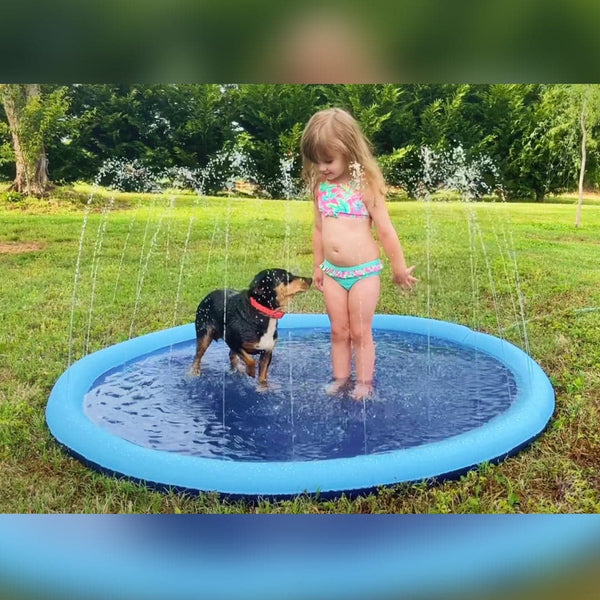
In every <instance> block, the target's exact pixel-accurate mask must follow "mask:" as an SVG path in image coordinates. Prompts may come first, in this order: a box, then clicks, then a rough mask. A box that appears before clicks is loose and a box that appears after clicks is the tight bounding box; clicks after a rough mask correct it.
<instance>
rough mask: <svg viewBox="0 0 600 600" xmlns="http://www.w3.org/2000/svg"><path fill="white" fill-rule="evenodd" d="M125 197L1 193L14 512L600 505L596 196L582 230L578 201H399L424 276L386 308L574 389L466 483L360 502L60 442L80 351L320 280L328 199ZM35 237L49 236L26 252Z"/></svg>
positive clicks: (1, 340) (320, 307)
mask: <svg viewBox="0 0 600 600" xmlns="http://www.w3.org/2000/svg"><path fill="white" fill-rule="evenodd" d="M67 196H68V195H67ZM113 196H114V195H111V194H109V193H105V194H103V195H98V196H93V197H92V201H91V202H90V203H89V204H86V202H87V192H86V191H80V192H78V193H74V195H73V194H72V195H71V196H69V197H66V196H65V194H64V193H62V195H61V192H60V190H59V191H58V192H57V197H56V198H54V199H53V200H51V201H42V202H39V201H33V200H24V201H20V202H9V201H4V202H0V247H2V245H3V244H6V243H12V248H11V249H12V252H10V253H2V254H0V280H1V281H2V286H1V291H0V319H1V321H2V327H1V329H0V480H2V481H3V482H5V483H4V485H3V491H2V494H1V497H0V498H1V499H0V511H2V512H58V513H64V512H69V513H72V512H101V513H108V512H110V513H114V512H125V513H131V512H135V513H137V512H165V513H167V512H168V513H173V512H184V513H185V512H196V513H206V512H208V513H213V512H224V513H246V512H261V513H262V512H269V513H325V512H335V513H346V512H350V513H376V512H402V513H431V512H452V513H481V512H484V513H488V512H503V513H504V512H528V513H529V512H559V513H569V512H598V511H599V509H600V494H599V490H600V479H599V472H598V466H599V460H600V459H599V457H600V419H599V414H598V410H599V403H600V344H599V343H598V340H600V269H599V268H598V257H599V256H600V243H599V240H598V231H600V206H598V205H585V206H584V209H583V219H582V227H581V228H579V229H575V228H574V226H573V223H574V219H575V207H574V206H573V205H572V204H554V203H551V204H525V203H524V204H520V203H519V204H517V203H485V204H464V203H459V202H449V203H446V202H435V203H429V204H426V203H417V202H397V203H390V205H389V208H390V213H391V216H392V219H393V221H394V223H395V225H396V228H397V230H398V232H399V235H400V237H401V240H402V243H403V245H404V249H405V252H406V255H407V259H408V261H409V262H410V264H416V265H417V272H416V274H417V276H418V277H419V278H420V283H419V285H418V288H417V289H416V290H415V291H414V292H412V293H405V292H404V293H402V292H398V291H397V289H395V288H394V286H393V285H392V284H391V281H390V271H389V268H388V269H387V270H386V271H385V274H384V276H383V278H382V295H381V299H380V303H379V306H378V312H382V313H396V314H408V315H417V316H430V317H433V318H437V319H445V320H449V321H454V322H458V323H462V324H465V325H467V326H469V327H473V328H476V329H478V330H481V331H486V332H489V333H492V334H494V335H498V336H501V337H504V338H506V339H508V340H509V341H511V342H513V343H515V344H517V345H518V346H520V347H523V348H525V349H527V350H528V351H529V353H530V354H531V355H532V356H533V357H534V358H535V359H536V360H537V361H538V362H539V363H540V364H541V366H542V367H543V368H544V370H545V371H546V373H548V375H549V376H550V378H551V380H552V382H553V385H554V387H555V391H556V395H557V406H556V412H555V415H554V417H553V418H552V420H551V422H550V425H549V427H548V429H547V431H546V432H545V433H544V434H543V435H542V436H541V437H540V438H538V440H537V441H536V442H534V443H533V444H532V445H531V446H530V447H529V448H527V449H526V450H524V451H522V452H520V453H519V454H518V455H517V456H515V457H512V458H510V459H508V460H506V461H504V462H503V463H501V464H499V465H487V464H486V465H482V466H481V467H480V468H479V469H477V470H476V471H472V472H470V473H469V474H467V475H466V476H464V477H463V478H461V479H460V480H456V481H448V482H444V483H428V484H424V483H422V484H416V485H400V486H396V487H392V488H385V489H382V490H380V491H379V492H377V493H373V494H370V495H365V496H362V497H359V498H356V499H354V500H350V499H348V498H345V497H342V498H340V499H337V500H323V499H319V498H316V499H315V498H309V497H304V496H301V497H298V498H296V499H294V500H290V501H285V502H268V501H258V502H255V503H247V502H241V501H239V502H234V501H230V500H227V499H225V498H220V497H219V496H218V495H217V494H203V495H200V496H193V495H185V494H178V493H175V492H172V493H160V492H156V491H152V490H149V489H147V488H145V487H144V486H143V485H139V484H135V483H132V482H129V481H123V480H118V479H116V478H112V477H107V476H105V475H102V474H100V473H98V472H96V471H93V470H90V469H88V468H86V467H85V466H84V465H82V464H81V463H80V462H78V461H77V460H75V459H73V458H70V457H69V456H68V455H67V454H66V453H65V452H64V450H63V449H61V448H60V447H59V446H58V445H57V443H56V442H55V440H54V438H53V437H52V436H51V434H50V433H49V431H48V429H47V427H46V425H45V420H44V409H45V405H46V402H47V399H48V395H49V393H50V390H51V388H52V386H53V385H54V382H55V381H56V379H57V378H58V377H59V375H60V374H61V373H62V372H63V371H64V370H65V368H66V367H67V365H68V361H69V356H70V357H71V361H74V360H77V359H78V358H80V357H82V356H83V355H85V354H87V353H89V352H93V351H95V350H98V349H100V348H103V347H106V346H108V345H111V344H114V343H116V342H119V341H122V340H125V339H127V338H129V337H130V336H137V335H141V334H144V333H147V332H151V331H155V330H157V329H163V328H166V327H171V326H174V325H179V324H182V323H188V322H191V321H192V320H193V318H194V313H195V309H196V306H197V303H198V301H199V300H200V299H201V298H202V297H203V295H204V294H206V293H207V292H208V291H210V290H211V289H213V288H215V287H222V286H223V285H224V284H227V285H229V286H231V287H238V288H244V287H247V285H248V283H249V281H250V280H251V278H252V276H253V275H254V274H255V273H256V272H257V271H259V270H261V269H262V268H265V267H267V266H275V265H276V266H282V267H284V268H289V269H290V270H291V271H293V272H296V273H298V274H304V275H310V274H311V272H312V254H311V225H312V211H311V206H310V204H309V203H306V202H283V201H270V200H247V199H243V200H242V199H226V198H204V197H203V198H197V197H195V196H191V195H181V196H176V197H175V196H173V197H171V196H140V195H137V196H136V195H119V196H117V197H114V203H112V204H110V202H109V200H110V198H111V197H113ZM84 222H85V229H83V223H84ZM190 224H191V225H190ZM188 231H189V238H188ZM82 232H83V235H82ZM186 240H187V242H186ZM25 243H36V244H38V246H37V249H34V250H33V251H29V252H25V251H23V252H17V251H16V250H18V249H19V247H18V246H17V245H18V244H25ZM80 243H81V253H79V246H80ZM5 247H6V246H5ZM20 249H22V250H25V249H26V248H25V247H24V246H22V247H20ZM182 261H183V268H182ZM77 265H78V266H79V271H78V276H77V277H76V267H77ZM293 310H294V311H296V312H324V303H323V299H322V296H321V295H320V294H319V293H318V292H317V291H315V290H311V291H309V292H308V293H306V294H304V295H302V296H299V297H298V298H297V300H296V301H295V304H294V306H293ZM71 322H72V325H73V327H72V336H71V335H70V330H71V327H70V324H71Z"/></svg>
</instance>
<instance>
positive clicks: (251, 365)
mask: <svg viewBox="0 0 600 600" xmlns="http://www.w3.org/2000/svg"><path fill="white" fill-rule="evenodd" d="M238 356H239V357H240V358H241V359H242V360H243V361H244V364H245V365H246V374H247V375H248V376H249V377H254V376H255V374H256V361H255V360H254V359H253V358H252V357H251V356H250V355H249V354H248V353H247V352H246V351H245V350H240V352H239V354H238Z"/></svg>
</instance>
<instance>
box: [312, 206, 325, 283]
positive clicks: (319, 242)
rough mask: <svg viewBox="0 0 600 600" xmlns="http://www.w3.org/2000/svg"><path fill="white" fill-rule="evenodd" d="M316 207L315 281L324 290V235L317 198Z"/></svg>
mask: <svg viewBox="0 0 600 600" xmlns="http://www.w3.org/2000/svg"><path fill="white" fill-rule="evenodd" d="M313 207H314V213H315V216H314V225H313V232H312V249H313V262H314V268H313V282H314V284H315V287H316V288H317V289H318V290H319V291H320V292H322V291H323V271H321V269H320V265H321V263H322V262H323V259H324V258H325V257H324V255H323V237H322V231H321V225H322V223H321V219H322V216H321V213H320V212H319V208H318V206H317V202H316V200H315V201H314V202H313Z"/></svg>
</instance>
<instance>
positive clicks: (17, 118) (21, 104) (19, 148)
mask: <svg viewBox="0 0 600 600" xmlns="http://www.w3.org/2000/svg"><path fill="white" fill-rule="evenodd" d="M1 91H2V102H3V105H4V112H5V113H6V118H7V120H8V126H9V129H10V134H11V137H12V143H13V149H14V152H15V179H14V181H13V182H12V184H11V186H10V188H9V189H10V190H14V191H16V192H19V193H21V194H26V195H28V196H37V197H38V198H41V197H42V196H44V195H45V194H46V192H47V191H48V189H49V187H50V181H49V178H48V158H47V156H46V150H45V148H44V145H43V144H40V145H38V147H37V148H35V149H34V151H33V152H32V151H31V150H30V151H28V144H27V140H26V139H25V137H24V133H23V127H22V117H23V112H24V110H25V108H26V107H27V104H28V103H29V102H31V101H32V100H33V99H34V98H36V97H37V96H39V95H40V87H39V85H36V84H28V85H12V84H5V85H3V86H1Z"/></svg>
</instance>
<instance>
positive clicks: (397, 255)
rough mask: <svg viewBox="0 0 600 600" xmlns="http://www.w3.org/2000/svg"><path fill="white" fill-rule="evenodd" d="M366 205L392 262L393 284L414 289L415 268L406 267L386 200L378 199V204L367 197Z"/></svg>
mask: <svg viewBox="0 0 600 600" xmlns="http://www.w3.org/2000/svg"><path fill="white" fill-rule="evenodd" d="M365 204H366V206H367V208H368V210H369V214H370V215H371V219H372V220H373V225H375V231H377V237H378V238H379V241H380V243H381V245H382V246H383V251H384V252H385V255H386V256H387V257H388V259H389V261H390V265H391V267H392V280H393V282H394V283H395V284H397V285H399V286H401V287H406V288H409V289H410V288H412V286H413V285H414V284H415V283H416V282H417V281H418V279H417V278H416V277H414V276H413V274H412V273H413V271H414V269H415V267H414V266H411V267H408V266H406V260H405V259H404V251H403V250H402V244H401V243H400V240H399V238H398V234H397V233H396V230H395V229H394V225H393V224H392V220H391V219H390V215H389V213H388V210H387V206H386V203H385V198H383V197H380V198H377V202H374V201H373V198H372V197H371V198H369V197H368V196H366V197H365Z"/></svg>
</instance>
